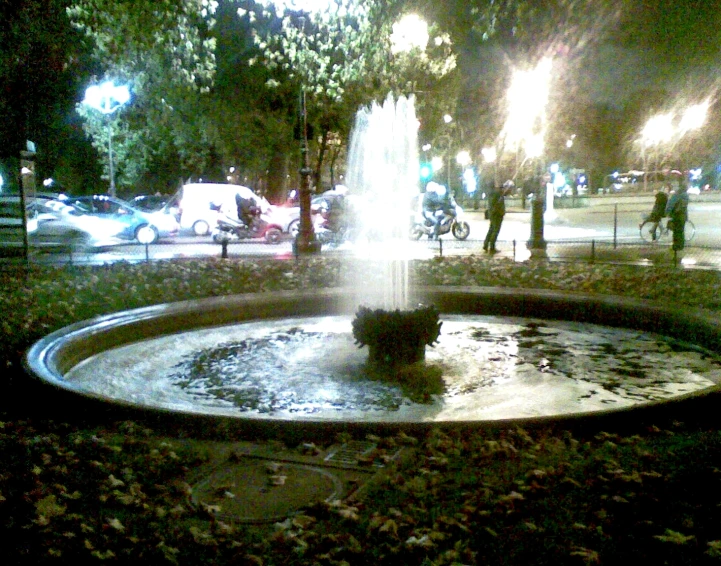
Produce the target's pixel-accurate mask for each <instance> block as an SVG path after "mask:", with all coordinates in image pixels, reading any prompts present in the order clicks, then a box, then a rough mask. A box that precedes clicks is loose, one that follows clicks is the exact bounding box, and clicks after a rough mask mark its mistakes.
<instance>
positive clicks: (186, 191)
mask: <svg viewBox="0 0 721 566" xmlns="http://www.w3.org/2000/svg"><path fill="white" fill-rule="evenodd" d="M237 194H240V195H241V196H242V197H243V198H252V199H254V200H256V201H257V202H258V205H259V206H260V207H261V210H262V209H263V208H264V207H263V201H265V199H264V198H262V197H259V196H258V195H256V194H255V193H254V192H253V191H252V190H251V189H249V188H248V187H244V186H243V185H228V184H222V183H188V184H187V185H183V188H182V189H181V191H180V228H181V229H188V228H189V229H191V230H192V231H193V233H194V234H196V235H197V236H205V235H206V234H209V233H210V230H211V228H212V227H213V226H215V222H216V218H217V216H218V213H217V212H216V211H214V210H212V209H211V208H210V205H211V203H212V204H215V205H221V207H222V210H224V211H226V212H229V213H230V214H233V215H235V214H236V212H235V211H236V204H235V195H237ZM265 202H266V203H267V201H265Z"/></svg>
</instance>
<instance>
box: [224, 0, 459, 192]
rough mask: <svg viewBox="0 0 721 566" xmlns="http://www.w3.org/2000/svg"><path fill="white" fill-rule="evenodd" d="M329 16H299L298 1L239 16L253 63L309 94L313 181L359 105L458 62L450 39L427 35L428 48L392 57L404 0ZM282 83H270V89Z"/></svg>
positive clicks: (246, 8) (343, 8) (343, 7)
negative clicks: (253, 48)
mask: <svg viewBox="0 0 721 566" xmlns="http://www.w3.org/2000/svg"><path fill="white" fill-rule="evenodd" d="M328 4H329V7H328V9H327V10H324V11H311V12H302V11H300V10H297V9H295V4H294V3H293V2H288V1H284V0H275V1H271V0H258V2H243V3H242V5H243V8H241V9H239V11H238V13H239V15H240V16H241V17H243V18H247V20H248V22H249V24H250V25H252V26H253V29H254V38H255V42H256V45H257V46H258V48H259V49H260V50H261V52H262V57H261V58H259V59H258V60H257V61H256V60H251V61H250V63H251V64H255V63H260V64H263V65H265V66H266V68H268V69H269V70H270V71H271V72H279V73H281V74H282V76H283V77H285V78H287V79H288V80H290V81H293V82H294V83H295V84H296V85H297V86H296V88H297V89H298V91H300V90H301V89H302V90H303V92H304V93H305V97H306V104H307V107H308V119H309V121H310V122H311V125H312V126H313V131H314V134H315V135H314V136H313V137H314V139H315V141H317V140H320V141H319V144H318V146H319V147H318V152H317V155H318V159H317V162H316V178H318V177H319V176H320V170H321V168H322V164H323V159H324V154H325V152H326V150H327V149H328V142H329V140H331V139H347V137H348V134H349V132H350V128H351V126H352V120H353V117H354V115H355V112H356V110H357V109H358V108H359V106H361V105H364V104H368V103H369V102H370V101H372V100H374V99H378V100H381V99H383V98H385V96H386V95H387V94H388V92H389V91H390V92H393V93H395V94H401V93H410V92H413V91H416V90H422V89H424V88H425V86H426V82H427V81H428V80H429V77H430V78H437V77H440V76H444V75H446V74H447V73H449V72H450V71H451V70H452V69H453V68H454V67H455V57H454V55H453V53H452V51H451V47H450V42H449V40H448V38H447V36H443V35H442V34H439V33H435V30H434V28H433V26H431V28H430V30H429V32H430V34H431V35H432V37H434V39H439V40H440V41H433V42H431V44H430V46H429V48H428V49H420V48H416V49H410V50H409V51H407V52H396V53H393V50H392V44H391V36H392V32H393V23H394V21H395V20H396V18H397V17H398V16H399V15H401V14H402V13H403V12H402V10H403V8H404V5H405V4H404V3H403V2H401V1H399V0H387V1H382V0H371V1H368V2H356V1H351V0H332V1H331V2H329V3H328ZM279 84H280V82H279V81H277V80H275V79H273V78H271V79H270V81H269V85H279Z"/></svg>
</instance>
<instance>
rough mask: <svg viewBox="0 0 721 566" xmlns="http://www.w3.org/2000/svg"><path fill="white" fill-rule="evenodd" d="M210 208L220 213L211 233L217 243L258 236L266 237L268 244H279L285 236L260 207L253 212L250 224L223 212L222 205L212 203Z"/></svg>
mask: <svg viewBox="0 0 721 566" xmlns="http://www.w3.org/2000/svg"><path fill="white" fill-rule="evenodd" d="M210 208H211V210H215V211H216V212H217V213H218V218H217V220H216V226H215V228H214V229H213V232H212V233H211V237H212V238H213V241H214V242H215V243H216V244H222V243H228V242H237V241H240V240H246V239H256V238H264V239H265V241H266V243H268V244H278V243H280V241H281V240H282V238H283V230H282V228H281V227H280V226H278V225H277V224H272V223H270V222H268V219H267V218H266V216H265V215H264V214H263V213H261V211H260V209H257V210H256V211H255V212H254V213H253V216H252V220H251V221H250V224H249V225H248V224H246V223H245V222H242V221H241V220H239V219H237V218H233V217H232V216H229V215H228V214H226V213H225V212H223V210H222V206H221V205H217V204H211V205H210Z"/></svg>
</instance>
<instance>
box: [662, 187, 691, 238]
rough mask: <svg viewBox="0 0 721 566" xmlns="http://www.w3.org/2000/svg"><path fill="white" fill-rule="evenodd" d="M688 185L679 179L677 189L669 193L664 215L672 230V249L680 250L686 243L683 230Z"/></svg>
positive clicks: (684, 226) (684, 228)
mask: <svg viewBox="0 0 721 566" xmlns="http://www.w3.org/2000/svg"><path fill="white" fill-rule="evenodd" d="M687 191H688V186H687V185H686V182H685V181H683V180H682V181H680V182H679V184H678V190H677V191H676V192H675V193H674V194H672V195H671V198H670V199H668V204H667V205H666V216H668V218H669V220H668V223H669V228H670V230H671V231H672V232H673V245H672V249H673V250H674V251H681V250H682V249H683V248H684V246H685V245H686V239H685V230H686V221H687V220H688V192H687Z"/></svg>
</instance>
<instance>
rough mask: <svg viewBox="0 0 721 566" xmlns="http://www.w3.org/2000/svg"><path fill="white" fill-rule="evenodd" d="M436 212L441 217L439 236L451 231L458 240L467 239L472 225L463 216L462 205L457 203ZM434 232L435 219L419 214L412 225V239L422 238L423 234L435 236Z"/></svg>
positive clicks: (430, 236)
mask: <svg viewBox="0 0 721 566" xmlns="http://www.w3.org/2000/svg"><path fill="white" fill-rule="evenodd" d="M435 214H436V215H437V216H438V217H440V220H438V222H439V227H438V236H439V237H440V236H442V235H443V234H448V233H449V232H450V233H451V234H453V237H454V238H455V239H456V240H465V239H466V238H468V236H469V235H470V234H471V227H470V225H469V224H468V222H466V221H465V220H462V218H461V217H462V214H463V209H462V208H461V207H460V206H458V205H456V206H455V207H453V208H449V209H446V210H438V211H436V213H435ZM434 234H435V224H434V223H433V221H432V220H430V219H428V218H425V217H424V216H423V215H421V214H418V215H417V216H416V217H415V219H414V221H413V223H412V225H411V231H410V237H411V239H412V240H420V239H421V236H428V237H429V238H433V237H434Z"/></svg>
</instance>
